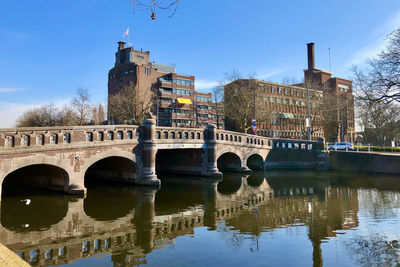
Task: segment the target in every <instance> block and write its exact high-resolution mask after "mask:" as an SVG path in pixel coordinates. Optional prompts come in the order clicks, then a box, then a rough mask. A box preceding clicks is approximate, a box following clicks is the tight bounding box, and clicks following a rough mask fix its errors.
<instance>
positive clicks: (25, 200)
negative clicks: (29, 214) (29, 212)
mask: <svg viewBox="0 0 400 267" xmlns="http://www.w3.org/2000/svg"><path fill="white" fill-rule="evenodd" d="M21 202H25V205H27V206H28V205H29V204H31V200H30V199H29V198H27V199H22V200H21Z"/></svg>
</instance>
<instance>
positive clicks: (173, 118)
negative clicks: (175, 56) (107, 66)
mask: <svg viewBox="0 0 400 267" xmlns="http://www.w3.org/2000/svg"><path fill="white" fill-rule="evenodd" d="M118 44H119V46H118V51H117V52H116V54H115V57H116V60H115V66H114V67H113V68H112V69H111V70H110V71H109V74H108V95H109V96H110V95H112V94H115V93H118V91H119V90H120V89H121V88H122V87H123V86H129V85H130V86H132V90H136V97H137V98H139V97H143V96H144V97H143V98H144V99H140V100H139V102H140V101H141V102H145V101H153V103H154V104H153V108H152V113H153V115H154V116H156V115H157V112H158V113H159V125H160V126H173V127H174V126H185V127H200V126H203V125H204V124H206V123H207V122H214V112H213V110H212V108H211V93H200V92H197V91H195V89H194V80H195V77H194V76H193V75H186V74H178V73H176V70H175V67H174V66H169V65H161V64H157V63H155V62H154V61H150V52H149V51H146V52H143V51H138V50H134V49H133V47H125V42H118ZM139 104H140V103H139ZM108 108H109V109H112V106H110V104H109V106H108ZM108 120H109V121H110V122H115V121H114V119H113V118H110V117H109V118H108Z"/></svg>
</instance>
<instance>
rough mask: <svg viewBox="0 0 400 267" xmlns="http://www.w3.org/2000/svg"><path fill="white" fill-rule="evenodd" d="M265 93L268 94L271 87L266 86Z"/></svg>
mask: <svg viewBox="0 0 400 267" xmlns="http://www.w3.org/2000/svg"><path fill="white" fill-rule="evenodd" d="M265 92H266V93H268V92H269V86H268V85H266V86H265Z"/></svg>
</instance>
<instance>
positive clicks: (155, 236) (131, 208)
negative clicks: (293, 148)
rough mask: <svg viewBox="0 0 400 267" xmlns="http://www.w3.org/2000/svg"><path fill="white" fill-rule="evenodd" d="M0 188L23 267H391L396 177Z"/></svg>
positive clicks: (399, 241) (399, 223) (272, 176)
mask: <svg viewBox="0 0 400 267" xmlns="http://www.w3.org/2000/svg"><path fill="white" fill-rule="evenodd" d="M161 180H162V187H161V189H160V190H155V189H151V188H148V187H134V186H116V185H112V184H111V183H97V184H88V185H87V188H88V194H87V197H86V198H85V199H83V198H77V197H71V196H65V195H59V194H54V193H49V192H45V191H40V190H37V189H31V188H20V187H17V188H12V187H9V188H3V197H2V200H1V218H0V219H1V228H0V242H1V243H3V244H4V245H6V246H7V247H8V248H10V249H11V250H12V251H14V252H15V253H16V254H18V255H19V256H20V257H21V258H23V259H24V260H25V261H27V262H28V263H29V264H31V265H33V266H51V265H68V266H136V265H149V266H312V265H313V266H323V265H324V266H398V265H399V264H400V177H385V176H376V175H369V176H368V175H365V174H338V173H326V172H298V171H296V172H295V171H274V172H271V171H268V172H254V173H253V174H251V175H247V176H243V175H241V174H233V173H225V174H224V178H223V179H222V180H220V181H217V180H213V179H205V178H201V177H174V176H163V177H161Z"/></svg>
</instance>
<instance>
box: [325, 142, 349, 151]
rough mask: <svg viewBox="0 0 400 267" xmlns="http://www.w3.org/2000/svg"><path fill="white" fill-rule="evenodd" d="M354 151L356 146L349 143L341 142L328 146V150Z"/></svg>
mask: <svg viewBox="0 0 400 267" xmlns="http://www.w3.org/2000/svg"><path fill="white" fill-rule="evenodd" d="M346 149H347V150H354V146H353V144H352V143H349V142H340V143H336V144H333V145H329V146H328V150H346Z"/></svg>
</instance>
